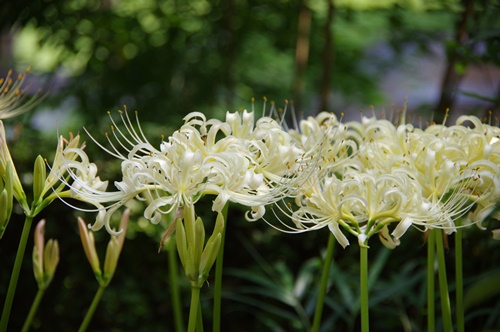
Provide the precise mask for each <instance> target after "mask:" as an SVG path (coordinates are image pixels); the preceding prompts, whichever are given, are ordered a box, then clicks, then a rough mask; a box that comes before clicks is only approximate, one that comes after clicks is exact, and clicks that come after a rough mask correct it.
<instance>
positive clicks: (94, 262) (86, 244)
mask: <svg viewBox="0 0 500 332" xmlns="http://www.w3.org/2000/svg"><path fill="white" fill-rule="evenodd" d="M78 231H79V232H80V239H81V240H82V245H83V250H84V251H85V256H87V260H88V261H89V263H90V266H91V267H92V270H93V271H94V274H95V275H96V277H97V279H98V280H100V278H101V276H102V273H101V267H100V264H99V256H97V251H96V249H95V242H94V235H93V234H92V232H90V231H89V229H88V227H87V225H86V224H85V221H84V220H83V219H82V218H80V217H78Z"/></svg>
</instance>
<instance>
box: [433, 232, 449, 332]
mask: <svg viewBox="0 0 500 332" xmlns="http://www.w3.org/2000/svg"><path fill="white" fill-rule="evenodd" d="M436 254H437V261H438V275H439V293H440V297H441V314H442V316H443V326H444V331H445V332H451V331H453V324H452V322H451V309H450V294H449V293H448V279H447V277H446V262H445V258H444V245H443V233H442V231H439V233H438V234H437V236H436Z"/></svg>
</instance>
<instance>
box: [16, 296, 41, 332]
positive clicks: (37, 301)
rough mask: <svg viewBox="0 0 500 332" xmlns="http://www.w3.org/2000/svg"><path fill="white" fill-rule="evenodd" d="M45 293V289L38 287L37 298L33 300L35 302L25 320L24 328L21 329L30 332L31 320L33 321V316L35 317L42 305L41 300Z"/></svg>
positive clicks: (23, 331)
mask: <svg viewBox="0 0 500 332" xmlns="http://www.w3.org/2000/svg"><path fill="white" fill-rule="evenodd" d="M44 293H45V289H41V288H39V289H38V292H37V293H36V296H35V299H34V300H33V304H31V309H30V312H29V314H28V317H26V320H25V321H24V325H23V329H22V330H21V331H22V332H28V331H29V329H30V326H31V322H32V321H33V318H34V317H35V314H36V312H37V310H38V306H39V305H40V301H41V300H42V297H43V294H44Z"/></svg>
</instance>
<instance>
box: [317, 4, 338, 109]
mask: <svg viewBox="0 0 500 332" xmlns="http://www.w3.org/2000/svg"><path fill="white" fill-rule="evenodd" d="M334 14H335V5H334V0H329V1H328V16H327V18H326V22H325V27H324V36H325V37H324V39H325V45H324V46H325V47H324V49H323V78H322V80H321V104H320V109H319V110H320V112H328V96H329V95H330V93H331V89H330V79H331V73H332V64H333V62H334V59H333V52H332V45H333V36H332V24H333V16H334Z"/></svg>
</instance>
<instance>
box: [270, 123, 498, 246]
mask: <svg viewBox="0 0 500 332" xmlns="http://www.w3.org/2000/svg"><path fill="white" fill-rule="evenodd" d="M324 116H325V115H324V114H320V115H318V116H317V117H316V118H309V119H307V120H304V121H303V122H302V124H301V128H320V127H321V124H322V121H323V120H322V119H323V118H324ZM466 124H467V126H466ZM343 131H344V132H345V134H344V136H345V137H343V138H342V140H341V142H342V145H344V146H348V150H347V151H349V153H345V154H337V156H336V157H337V161H336V162H334V165H331V163H332V160H334V159H331V158H327V159H321V160H322V162H321V163H320V164H319V165H318V168H319V169H321V168H330V171H328V172H320V171H319V170H318V174H320V176H318V177H310V178H309V179H310V181H309V185H307V186H303V187H302V188H301V190H300V192H299V193H298V194H297V196H296V199H295V201H296V203H297V205H298V208H296V209H294V208H290V207H289V206H287V209H285V208H282V211H284V212H285V215H287V216H289V217H290V219H291V220H292V221H293V222H292V223H290V222H288V221H287V218H280V220H281V222H282V225H280V227H279V228H280V229H282V230H284V231H287V232H303V231H307V230H313V229H318V228H322V227H325V226H328V228H329V229H330V231H331V232H332V233H333V234H334V236H335V237H336V239H337V241H338V242H339V243H340V244H341V245H342V246H343V247H346V246H347V245H349V241H348V239H347V237H346V235H345V234H344V232H347V233H351V234H353V235H354V236H356V237H357V238H358V241H359V244H360V245H362V246H366V245H367V240H368V239H369V238H370V237H371V236H372V235H374V234H378V235H379V237H380V239H381V241H382V242H383V243H384V245H386V246H387V247H389V248H394V247H395V246H397V245H398V244H399V238H400V237H401V236H402V235H403V234H404V233H405V232H406V230H407V229H408V228H409V227H410V226H412V225H413V226H417V227H420V228H422V229H424V230H427V229H432V228H440V229H444V230H445V231H446V232H447V233H451V232H453V231H454V230H455V229H456V227H460V226H465V224H466V223H471V222H472V223H476V224H477V225H478V226H480V227H481V222H482V221H483V220H484V219H485V217H486V216H488V215H491V214H492V213H493V215H492V216H493V217H495V218H496V219H500V214H499V213H498V211H497V212H496V213H495V212H494V211H495V205H496V204H498V203H499V202H500V181H499V176H500V140H499V137H500V129H499V128H498V127H495V126H491V125H487V124H484V123H481V121H480V120H479V119H478V118H476V117H474V116H462V117H460V118H459V119H458V120H457V123H456V125H454V126H450V127H447V126H445V125H436V124H433V125H429V126H428V127H427V128H425V129H420V128H414V127H413V126H412V125H410V124H399V125H394V124H393V123H391V122H390V121H387V120H385V119H377V118H376V117H372V118H367V117H363V118H362V121H361V122H350V123H346V124H345V126H344V128H343ZM303 132H304V135H306V137H308V136H309V135H310V133H309V132H307V131H303ZM334 141H338V139H337V140H334ZM338 157H341V158H343V159H339V158H338ZM332 167H333V168H332ZM464 216H467V218H462V219H460V218H461V217H464ZM459 219H460V222H459V221H458V220H459ZM463 219H465V221H463ZM459 223H460V224H459ZM390 224H395V225H396V226H395V227H394V228H393V230H392V232H391V231H390V230H389V225H390ZM283 226H284V227H283Z"/></svg>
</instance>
